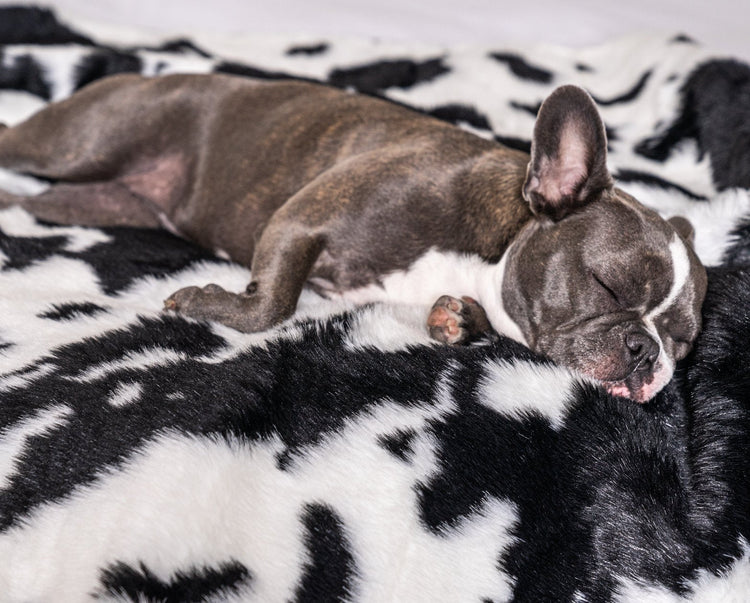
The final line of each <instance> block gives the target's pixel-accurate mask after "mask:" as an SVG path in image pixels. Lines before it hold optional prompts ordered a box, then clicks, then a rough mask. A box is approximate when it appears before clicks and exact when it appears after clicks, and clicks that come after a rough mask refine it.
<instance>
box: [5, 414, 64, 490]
mask: <svg viewBox="0 0 750 603" xmlns="http://www.w3.org/2000/svg"><path fill="white" fill-rule="evenodd" d="M71 412H72V411H71V409H70V407H68V406H52V407H50V408H48V409H45V410H40V411H39V412H38V413H36V415H34V416H33V417H30V418H28V419H24V420H23V421H20V422H19V423H18V424H17V425H15V426H13V427H12V428H11V429H9V430H7V431H5V432H4V433H3V435H2V438H0V488H7V487H8V485H9V484H8V479H9V478H10V477H11V476H12V475H13V474H14V473H15V459H16V457H17V456H18V455H19V454H20V453H21V451H22V450H23V448H24V445H25V444H26V440H28V439H29V438H31V437H32V436H38V435H42V434H45V433H49V432H50V431H52V430H54V429H56V428H57V427H60V426H61V425H64V424H65V423H66V422H67V417H68V415H70V413H71Z"/></svg>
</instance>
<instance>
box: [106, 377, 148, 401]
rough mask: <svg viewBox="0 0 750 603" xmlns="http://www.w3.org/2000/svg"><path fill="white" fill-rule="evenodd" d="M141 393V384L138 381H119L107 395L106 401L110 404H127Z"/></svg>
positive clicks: (135, 399) (136, 398)
mask: <svg viewBox="0 0 750 603" xmlns="http://www.w3.org/2000/svg"><path fill="white" fill-rule="evenodd" d="M142 394H143V386H142V385H141V384H140V383H124V382H120V383H118V384H117V387H116V388H115V389H114V391H113V392H112V394H111V395H110V396H109V399H108V402H109V403H110V404H111V405H112V406H127V405H128V404H132V403H133V402H136V401H138V399H139V398H140V397H141V395H142Z"/></svg>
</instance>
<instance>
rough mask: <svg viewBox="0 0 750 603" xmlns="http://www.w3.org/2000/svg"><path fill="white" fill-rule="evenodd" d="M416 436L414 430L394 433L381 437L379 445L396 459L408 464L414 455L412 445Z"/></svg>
mask: <svg viewBox="0 0 750 603" xmlns="http://www.w3.org/2000/svg"><path fill="white" fill-rule="evenodd" d="M416 435H417V433H416V432H415V431H414V430H405V431H396V432H395V433H392V434H389V435H384V436H382V437H381V438H380V443H381V444H382V445H383V447H384V448H385V449H386V450H387V451H388V452H390V453H391V454H393V456H395V457H396V458H399V459H401V460H402V461H405V462H409V461H410V460H411V457H412V455H413V454H414V449H413V448H412V444H413V442H414V437H415V436H416Z"/></svg>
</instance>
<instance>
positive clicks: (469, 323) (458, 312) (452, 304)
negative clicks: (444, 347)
mask: <svg viewBox="0 0 750 603" xmlns="http://www.w3.org/2000/svg"><path fill="white" fill-rule="evenodd" d="M427 327H428V328H429V330H430V336H431V337H432V338H433V339H435V340H437V341H440V342H442V343H449V344H452V345H458V344H462V343H468V342H469V341H471V340H472V339H474V338H475V337H476V336H477V335H480V334H481V333H484V332H486V331H487V330H489V328H490V327H489V322H488V321H487V315H486V314H485V312H484V309H483V308H482V306H480V305H479V304H478V303H477V302H476V301H475V300H473V299H472V298H470V297H462V298H461V299H458V298H456V297H451V296H450V295H443V296H442V297H440V298H439V299H438V300H437V301H436V302H435V304H434V305H433V306H432V310H430V315H429V316H428V317H427Z"/></svg>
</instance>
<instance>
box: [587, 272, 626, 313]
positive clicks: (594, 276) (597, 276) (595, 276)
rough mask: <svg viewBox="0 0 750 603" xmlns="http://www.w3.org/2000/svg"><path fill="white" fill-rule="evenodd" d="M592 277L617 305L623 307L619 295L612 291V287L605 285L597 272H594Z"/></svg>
mask: <svg viewBox="0 0 750 603" xmlns="http://www.w3.org/2000/svg"><path fill="white" fill-rule="evenodd" d="M591 276H592V277H593V278H594V280H595V281H596V282H597V283H598V284H599V286H600V287H601V288H602V289H604V290H605V291H606V292H607V294H608V295H609V296H610V297H611V298H612V299H613V300H614V301H615V303H616V304H617V305H618V306H621V307H622V305H623V304H622V302H621V301H620V297H619V296H618V295H617V293H615V291H614V290H613V289H612V287H610V286H609V285H607V283H605V282H604V281H603V280H602V278H601V277H600V276H599V275H597V274H596V273H595V272H592V273H591Z"/></svg>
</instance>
